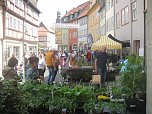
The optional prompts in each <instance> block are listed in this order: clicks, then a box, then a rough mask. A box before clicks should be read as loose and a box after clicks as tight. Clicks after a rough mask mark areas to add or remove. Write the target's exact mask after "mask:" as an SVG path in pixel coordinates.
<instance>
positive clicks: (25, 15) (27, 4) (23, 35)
mask: <svg viewBox="0 0 152 114" xmlns="http://www.w3.org/2000/svg"><path fill="white" fill-rule="evenodd" d="M28 4H29V0H28V1H27V3H25V6H24V16H25V18H24V20H23V39H22V50H23V56H22V57H23V83H24V82H25V66H24V65H25V61H24V57H25V55H24V38H25V33H24V31H25V30H24V27H25V21H26V11H25V8H26V6H27V5H28Z"/></svg>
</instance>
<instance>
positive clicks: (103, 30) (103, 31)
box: [100, 24, 105, 35]
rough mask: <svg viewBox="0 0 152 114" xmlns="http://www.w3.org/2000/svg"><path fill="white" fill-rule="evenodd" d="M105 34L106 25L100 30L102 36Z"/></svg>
mask: <svg viewBox="0 0 152 114" xmlns="http://www.w3.org/2000/svg"><path fill="white" fill-rule="evenodd" d="M104 34H105V24H104V25H102V27H101V28H100V35H104Z"/></svg>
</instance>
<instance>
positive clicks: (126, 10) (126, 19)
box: [121, 6, 129, 25]
mask: <svg viewBox="0 0 152 114" xmlns="http://www.w3.org/2000/svg"><path fill="white" fill-rule="evenodd" d="M127 23H129V8H128V6H127V7H125V8H124V9H122V10H121V25H125V24H127Z"/></svg>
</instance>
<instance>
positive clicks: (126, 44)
mask: <svg viewBox="0 0 152 114" xmlns="http://www.w3.org/2000/svg"><path fill="white" fill-rule="evenodd" d="M108 37H109V38H110V39H112V40H114V41H116V42H118V43H121V44H122V47H130V42H124V41H120V40H118V39H116V38H115V37H113V36H112V35H111V34H109V35H108Z"/></svg>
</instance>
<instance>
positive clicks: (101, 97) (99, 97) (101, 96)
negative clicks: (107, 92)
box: [98, 95, 110, 100]
mask: <svg viewBox="0 0 152 114" xmlns="http://www.w3.org/2000/svg"><path fill="white" fill-rule="evenodd" d="M98 99H99V100H109V99H110V97H107V96H103V95H98Z"/></svg>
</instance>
